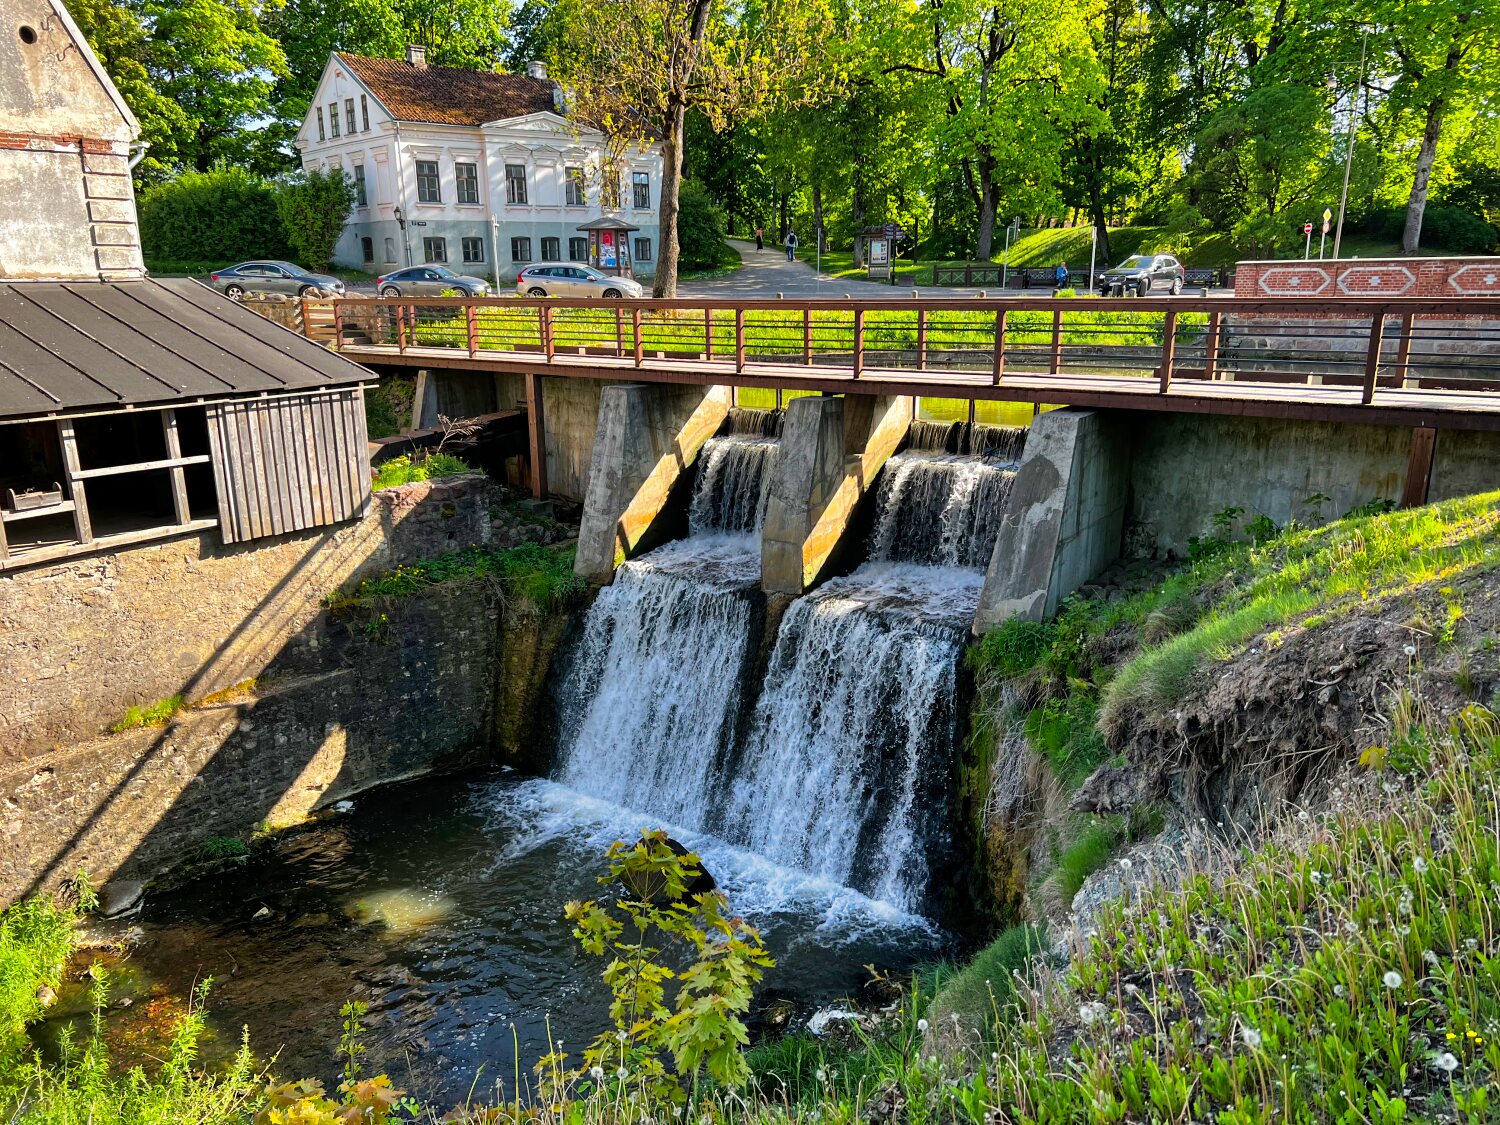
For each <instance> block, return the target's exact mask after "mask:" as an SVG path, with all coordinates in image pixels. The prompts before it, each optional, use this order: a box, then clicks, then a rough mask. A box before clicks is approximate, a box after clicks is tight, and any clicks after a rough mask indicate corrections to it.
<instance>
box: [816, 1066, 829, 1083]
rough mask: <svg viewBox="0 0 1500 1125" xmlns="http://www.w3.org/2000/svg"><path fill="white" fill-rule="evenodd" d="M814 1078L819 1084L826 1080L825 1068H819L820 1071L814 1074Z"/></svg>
mask: <svg viewBox="0 0 1500 1125" xmlns="http://www.w3.org/2000/svg"><path fill="white" fill-rule="evenodd" d="M813 1077H814V1078H816V1079H817V1080H818V1081H819V1082H821V1081H823V1079H824V1078H826V1077H827V1075H825V1074H824V1073H823V1068H822V1067H821V1066H820V1067H818V1069H817V1070H816V1071H814V1072H813Z"/></svg>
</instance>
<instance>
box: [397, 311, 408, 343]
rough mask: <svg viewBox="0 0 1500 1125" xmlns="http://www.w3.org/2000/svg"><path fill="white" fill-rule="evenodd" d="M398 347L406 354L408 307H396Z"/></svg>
mask: <svg viewBox="0 0 1500 1125" xmlns="http://www.w3.org/2000/svg"><path fill="white" fill-rule="evenodd" d="M396 346H397V348H398V349H399V350H400V351H401V352H402V353H403V354H404V353H405V352H406V306H405V305H397V306H396Z"/></svg>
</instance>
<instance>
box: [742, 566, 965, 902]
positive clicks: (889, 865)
mask: <svg viewBox="0 0 1500 1125" xmlns="http://www.w3.org/2000/svg"><path fill="white" fill-rule="evenodd" d="M981 582H982V577H981V575H979V574H978V573H977V572H970V571H939V570H934V569H932V568H928V567H915V566H902V565H899V564H889V563H883V564H882V563H876V564H866V565H865V566H863V567H861V568H860V569H859V570H857V571H855V572H854V573H853V574H852V575H849V576H848V577H845V578H836V579H833V580H832V581H830V582H828V583H827V584H826V585H824V586H822V587H821V588H819V589H818V590H816V591H814V592H813V593H811V594H808V595H807V596H805V597H803V598H799V599H798V600H797V601H796V602H794V603H793V604H792V606H791V608H790V609H789V610H788V611H787V613H786V616H785V618H784V619H783V621H782V624H781V630H780V632H779V633H778V635H777V638H776V646H775V649H774V650H773V652H772V655H771V662H770V668H769V670H768V672H767V675H766V683H765V687H764V689H763V690H762V692H761V696H760V699H759V701H758V703H757V706H756V710H755V714H754V717H753V720H752V727H751V731H750V734H749V738H748V741H747V745H746V749H745V753H744V756H743V762H744V765H743V766H742V767H741V769H740V771H739V775H738V776H737V777H736V778H735V779H734V781H733V783H732V785H731V792H730V800H729V805H728V809H727V812H726V816H725V824H724V829H725V831H726V832H727V833H728V834H729V838H731V839H733V840H736V841H737V842H739V843H742V844H744V845H745V846H746V847H748V848H750V849H752V850H753V851H756V852H759V853H760V854H762V855H765V856H767V857H768V858H770V859H773V860H775V861H776V862H778V863H782V864H786V865H788V866H791V867H796V868H799V869H801V870H804V871H809V872H812V873H813V874H816V875H821V876H823V877H825V878H828V879H831V880H834V881H835V882H838V883H841V884H843V885H845V886H849V887H854V888H855V889H857V890H859V891H862V892H863V893H865V894H867V895H869V896H871V897H872V898H877V899H881V900H883V901H885V902H889V903H891V904H892V905H895V906H898V907H900V908H902V909H903V910H907V911H917V910H919V909H920V908H921V907H922V905H923V903H924V899H925V895H926V891H927V885H928V870H929V864H928V856H929V855H930V854H932V853H933V852H935V851H941V850H943V849H944V847H945V842H946V839H947V832H948V826H947V822H948V815H947V810H948V808H949V804H950V802H949V799H948V796H949V795H948V792H947V789H948V786H949V782H950V776H951V768H950V767H951V757H952V754H953V749H954V746H955V745H956V741H957V729H958V715H957V698H956V686H955V675H954V669H955V665H956V663H957V661H958V657H959V653H960V651H961V649H962V647H963V643H964V639H965V634H966V633H967V631H968V628H969V622H970V620H971V619H972V616H973V612H974V606H975V604H976V603H977V601H978V598H979V586H980V584H981Z"/></svg>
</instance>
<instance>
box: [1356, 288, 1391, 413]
mask: <svg viewBox="0 0 1500 1125" xmlns="http://www.w3.org/2000/svg"><path fill="white" fill-rule="evenodd" d="M1384 342H1385V310H1384V309H1381V310H1380V311H1378V312H1376V313H1374V314H1373V315H1372V316H1371V317H1370V346H1369V347H1368V348H1366V349H1365V386H1364V391H1363V393H1361V395H1360V402H1362V403H1364V404H1365V405H1366V406H1369V405H1370V403H1372V402H1374V401H1375V381H1376V380H1377V379H1378V378H1379V377H1380V345H1381V344H1382V343H1384Z"/></svg>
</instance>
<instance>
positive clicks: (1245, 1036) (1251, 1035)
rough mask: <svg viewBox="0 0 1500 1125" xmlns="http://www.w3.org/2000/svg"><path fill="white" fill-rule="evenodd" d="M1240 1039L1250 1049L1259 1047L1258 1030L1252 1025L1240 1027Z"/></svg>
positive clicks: (1255, 1049)
mask: <svg viewBox="0 0 1500 1125" xmlns="http://www.w3.org/2000/svg"><path fill="white" fill-rule="evenodd" d="M1240 1041H1241V1042H1242V1043H1244V1044H1245V1046H1247V1047H1249V1048H1250V1049H1251V1050H1252V1051H1257V1050H1259V1049H1260V1032H1258V1031H1256V1030H1255V1028H1253V1027H1242V1028H1240Z"/></svg>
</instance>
